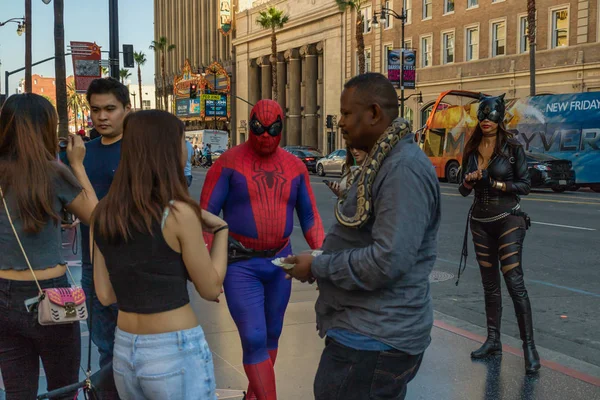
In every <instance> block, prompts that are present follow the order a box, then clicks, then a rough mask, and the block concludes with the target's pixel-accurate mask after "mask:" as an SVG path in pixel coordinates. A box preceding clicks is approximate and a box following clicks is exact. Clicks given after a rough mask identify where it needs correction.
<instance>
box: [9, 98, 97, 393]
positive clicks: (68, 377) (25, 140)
mask: <svg viewBox="0 0 600 400" xmlns="http://www.w3.org/2000/svg"><path fill="white" fill-rule="evenodd" d="M57 125H58V116H57V114H56V111H55V109H54V107H53V106H52V104H50V102H49V101H48V100H46V99H45V98H43V97H42V96H39V95H37V94H33V93H26V94H16V95H13V96H11V97H9V98H8V99H7V101H6V103H5V104H4V106H3V108H2V113H0V190H1V192H2V193H0V248H1V251H0V254H1V257H0V370H1V371H2V377H3V380H4V385H5V387H6V399H7V400H22V399H35V398H36V396H37V393H38V382H39V372H40V358H41V360H42V363H43V365H44V371H45V373H46V380H47V383H48V386H47V390H54V389H58V388H61V387H64V386H67V385H70V384H72V383H75V382H78V381H79V370H80V359H81V338H80V328H79V323H68V324H63V325H46V326H42V325H40V324H39V323H38V319H37V316H36V315H35V311H34V310H35V307H33V308H29V309H28V308H26V307H27V306H28V305H29V306H31V305H32V304H31V303H30V304H28V303H26V301H31V300H32V299H33V300H34V301H35V300H36V299H37V297H38V296H39V289H38V286H37V285H36V279H37V281H38V282H39V285H40V287H41V289H48V288H69V287H71V284H73V283H74V282H71V283H69V281H68V279H67V276H66V269H67V267H66V264H67V262H66V260H65V259H64V257H63V256H62V251H61V250H62V240H61V220H62V215H63V213H64V212H65V210H66V212H68V213H73V214H74V215H75V216H76V217H77V218H79V219H81V220H82V221H84V222H89V219H90V216H91V214H92V211H93V210H94V207H95V206H96V203H97V202H98V200H97V199H96V194H95V193H94V189H93V188H92V185H91V184H90V181H89V179H88V177H87V175H86V172H85V169H84V167H83V159H84V157H85V146H84V144H83V141H82V140H81V137H79V136H75V135H73V136H70V137H69V139H68V142H67V146H66V149H65V151H66V156H67V157H68V159H69V162H70V164H71V167H72V170H69V169H68V168H67V167H65V166H64V165H62V164H61V163H60V162H59V161H58V160H57V151H58V138H57V135H56V129H57ZM71 171H72V172H71ZM4 202H6V206H5V205H4ZM7 211H8V213H7ZM9 216H10V219H12V223H11V221H10V220H9ZM13 227H14V229H15V230H16V233H17V235H18V237H19V239H20V241H21V244H22V246H23V250H24V251H25V254H27V257H28V259H29V262H30V264H31V269H30V268H29V265H28V263H27V261H26V259H25V256H24V254H23V250H22V249H21V247H20V246H19V243H18V241H17V238H16V237H15V233H14V232H13ZM30 311H31V312H30ZM68 397H69V398H72V397H73V394H71V395H70V396H68Z"/></svg>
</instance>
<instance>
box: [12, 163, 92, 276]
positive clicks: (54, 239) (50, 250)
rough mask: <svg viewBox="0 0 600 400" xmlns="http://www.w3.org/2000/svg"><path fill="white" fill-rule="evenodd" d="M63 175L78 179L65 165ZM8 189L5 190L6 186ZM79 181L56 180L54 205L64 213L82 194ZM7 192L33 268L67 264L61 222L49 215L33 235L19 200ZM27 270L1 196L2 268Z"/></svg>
mask: <svg viewBox="0 0 600 400" xmlns="http://www.w3.org/2000/svg"><path fill="white" fill-rule="evenodd" d="M60 168H61V171H62V173H63V174H68V175H70V176H71V177H72V180H73V182H77V179H75V176H73V173H72V172H71V171H70V170H69V169H67V168H65V167H63V166H61V167H60ZM3 190H4V189H3ZM81 190H82V189H81V186H80V185H79V184H76V185H73V184H72V183H69V182H68V181H67V180H66V179H65V178H64V177H62V176H60V175H57V176H56V177H55V178H54V180H53V192H54V195H53V208H54V210H55V211H56V212H57V213H58V214H59V215H61V213H62V210H63V208H65V207H66V206H67V205H68V204H70V203H71V202H72V201H73V200H74V199H75V198H76V197H77V196H78V195H79V193H81ZM5 194H6V202H7V204H8V209H9V211H10V216H11V218H12V220H13V223H14V224H15V228H16V230H17V233H18V234H19V238H20V239H21V243H22V244H23V248H24V249H25V252H26V253H27V257H28V258H29V262H30V263H31V267H32V268H33V269H34V270H43V269H46V268H49V267H54V266H55V265H57V264H66V263H67V262H66V260H65V258H64V257H63V256H62V251H61V249H62V235H61V228H60V223H57V224H55V223H54V221H52V220H51V219H50V218H49V217H48V220H47V222H46V225H45V226H44V227H43V228H42V230H41V231H40V232H38V233H35V234H31V233H25V232H23V229H22V225H21V221H20V217H19V210H18V205H17V202H16V199H14V198H13V197H12V196H11V194H10V192H9V193H5ZM11 269H12V270H17V271H22V270H27V269H29V267H28V266H27V262H26V261H25V257H24V256H23V253H22V252H21V249H20V247H19V243H18V242H17V239H16V238H15V235H14V233H13V230H12V228H11V226H10V222H9V220H8V218H7V216H6V210H5V209H4V204H3V203H2V199H1V198H0V270H11Z"/></svg>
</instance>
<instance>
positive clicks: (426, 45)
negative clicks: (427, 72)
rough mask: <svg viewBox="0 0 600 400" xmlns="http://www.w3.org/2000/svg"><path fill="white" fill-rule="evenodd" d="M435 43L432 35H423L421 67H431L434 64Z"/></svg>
mask: <svg viewBox="0 0 600 400" xmlns="http://www.w3.org/2000/svg"><path fill="white" fill-rule="evenodd" d="M432 45H433V37H432V36H423V37H422V38H421V67H422V68H425V67H431V65H432V64H433V53H432V52H431V50H432V47H433V46H432Z"/></svg>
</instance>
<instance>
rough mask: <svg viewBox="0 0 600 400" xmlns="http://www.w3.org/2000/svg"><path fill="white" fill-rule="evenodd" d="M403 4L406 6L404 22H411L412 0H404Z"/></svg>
mask: <svg viewBox="0 0 600 400" xmlns="http://www.w3.org/2000/svg"><path fill="white" fill-rule="evenodd" d="M404 5H405V6H406V23H407V24H411V23H412V0H405V3H404Z"/></svg>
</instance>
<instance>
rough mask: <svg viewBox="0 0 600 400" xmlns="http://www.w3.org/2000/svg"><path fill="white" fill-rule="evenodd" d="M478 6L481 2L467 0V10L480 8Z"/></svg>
mask: <svg viewBox="0 0 600 400" xmlns="http://www.w3.org/2000/svg"><path fill="white" fill-rule="evenodd" d="M478 6H479V0H467V9H469V8H473V7H478Z"/></svg>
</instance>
